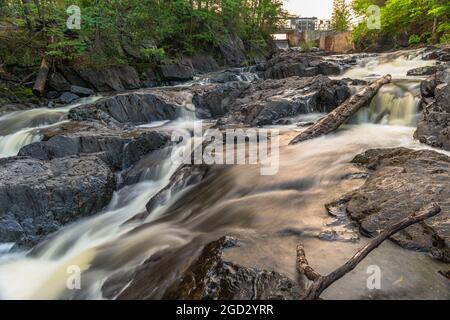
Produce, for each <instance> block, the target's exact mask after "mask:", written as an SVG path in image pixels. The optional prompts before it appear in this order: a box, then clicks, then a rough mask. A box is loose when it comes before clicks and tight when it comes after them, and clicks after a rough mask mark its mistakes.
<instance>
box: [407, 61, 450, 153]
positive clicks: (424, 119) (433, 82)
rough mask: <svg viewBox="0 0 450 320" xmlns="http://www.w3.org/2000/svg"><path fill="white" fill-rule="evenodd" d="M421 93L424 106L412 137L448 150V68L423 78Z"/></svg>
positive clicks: (449, 73) (449, 146)
mask: <svg viewBox="0 0 450 320" xmlns="http://www.w3.org/2000/svg"><path fill="white" fill-rule="evenodd" d="M421 93H422V104H423V105H424V107H423V112H422V115H421V116H420V118H419V121H418V124H417V130H416V132H415V133H414V137H415V138H416V139H418V140H419V141H420V142H422V143H426V144H428V145H430V146H433V147H436V148H442V149H444V150H449V151H450V69H447V70H444V71H439V72H437V73H436V74H435V75H433V76H431V77H430V78H428V79H426V80H424V81H423V82H422V84H421Z"/></svg>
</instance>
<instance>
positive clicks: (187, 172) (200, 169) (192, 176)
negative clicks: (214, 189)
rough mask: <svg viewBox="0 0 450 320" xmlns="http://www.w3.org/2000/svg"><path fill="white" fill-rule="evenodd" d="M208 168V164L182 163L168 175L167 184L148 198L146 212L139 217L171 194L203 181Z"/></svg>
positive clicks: (160, 203) (148, 212) (164, 201)
mask: <svg viewBox="0 0 450 320" xmlns="http://www.w3.org/2000/svg"><path fill="white" fill-rule="evenodd" d="M210 168H211V167H210V166H208V165H184V166H182V167H180V168H179V169H178V170H177V171H176V172H175V173H174V174H173V175H172V177H170V182H169V183H168V185H167V186H166V187H164V188H163V189H162V190H161V191H159V192H158V193H157V194H156V195H155V196H154V197H152V198H151V199H150V201H149V202H148V203H147V205H146V209H147V212H146V213H145V214H144V215H143V216H141V217H140V218H141V219H143V218H145V217H147V216H148V215H149V214H150V213H151V212H152V211H153V210H154V209H156V208H157V207H158V206H162V205H164V204H166V203H167V202H168V201H169V200H170V197H171V195H173V194H177V193H178V192H180V191H181V190H183V189H185V188H187V187H189V186H193V185H195V184H197V183H199V182H200V181H203V180H204V179H205V177H206V176H207V175H208V173H209V171H210Z"/></svg>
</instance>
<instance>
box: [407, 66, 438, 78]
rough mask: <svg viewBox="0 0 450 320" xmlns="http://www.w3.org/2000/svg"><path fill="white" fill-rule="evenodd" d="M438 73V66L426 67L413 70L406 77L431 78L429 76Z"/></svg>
mask: <svg viewBox="0 0 450 320" xmlns="http://www.w3.org/2000/svg"><path fill="white" fill-rule="evenodd" d="M437 71H438V67H437V66H426V67H420V68H415V69H411V70H409V71H408V72H407V74H406V75H408V76H429V75H432V74H435V73H436V72H437Z"/></svg>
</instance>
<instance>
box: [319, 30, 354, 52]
mask: <svg viewBox="0 0 450 320" xmlns="http://www.w3.org/2000/svg"><path fill="white" fill-rule="evenodd" d="M319 48H320V49H322V50H325V51H329V52H336V53H347V52H349V51H352V50H354V49H355V44H354V43H353V39H352V33H351V32H350V31H347V32H339V33H333V34H329V35H324V36H321V37H320V40H319Z"/></svg>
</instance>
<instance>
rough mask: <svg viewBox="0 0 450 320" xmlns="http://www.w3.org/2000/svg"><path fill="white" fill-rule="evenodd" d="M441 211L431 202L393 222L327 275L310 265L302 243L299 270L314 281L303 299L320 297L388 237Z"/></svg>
mask: <svg viewBox="0 0 450 320" xmlns="http://www.w3.org/2000/svg"><path fill="white" fill-rule="evenodd" d="M440 212H441V208H440V207H439V205H437V204H436V203H432V204H429V205H427V206H425V207H423V208H422V209H420V210H419V211H417V212H416V213H413V214H412V215H410V216H409V217H406V218H405V219H403V220H401V221H399V222H397V223H395V224H393V225H392V226H390V227H388V228H386V230H384V231H383V232H381V233H380V234H379V235H378V236H376V237H375V238H373V239H372V240H371V241H370V242H369V243H368V244H367V245H366V246H364V247H363V248H362V249H360V250H359V251H358V252H357V253H356V254H355V255H354V256H353V257H352V258H351V259H350V260H348V261H347V262H346V263H345V264H344V265H343V266H341V267H339V268H338V269H336V270H335V271H333V272H332V273H330V274H329V275H327V276H322V275H320V274H319V273H317V272H316V271H315V270H314V269H313V268H312V267H310V265H309V263H308V260H307V259H306V255H305V250H304V249H303V246H302V245H299V246H298V247H297V271H298V272H299V273H300V274H303V275H305V276H306V278H308V280H310V281H312V285H310V286H309V287H308V288H307V290H306V292H305V293H304V294H303V296H302V297H301V299H302V300H316V299H318V298H319V297H320V295H321V294H322V292H323V291H324V290H325V289H327V288H328V287H329V286H331V285H332V284H333V283H334V282H336V281H337V280H339V279H341V278H342V277H343V276H345V275H346V274H347V273H349V272H350V271H352V270H353V269H355V267H356V266H357V265H358V264H359V263H360V262H361V261H362V260H363V259H364V258H365V257H367V255H368V254H369V253H370V252H372V250H374V249H376V248H378V246H379V245H380V244H381V243H382V242H383V241H384V240H386V239H388V238H389V237H391V236H392V235H394V234H395V233H397V232H399V231H401V230H403V229H405V228H407V227H409V226H411V225H413V224H415V223H417V222H420V221H423V220H426V219H428V218H431V217H434V216H435V215H437V214H438V213H440Z"/></svg>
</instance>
